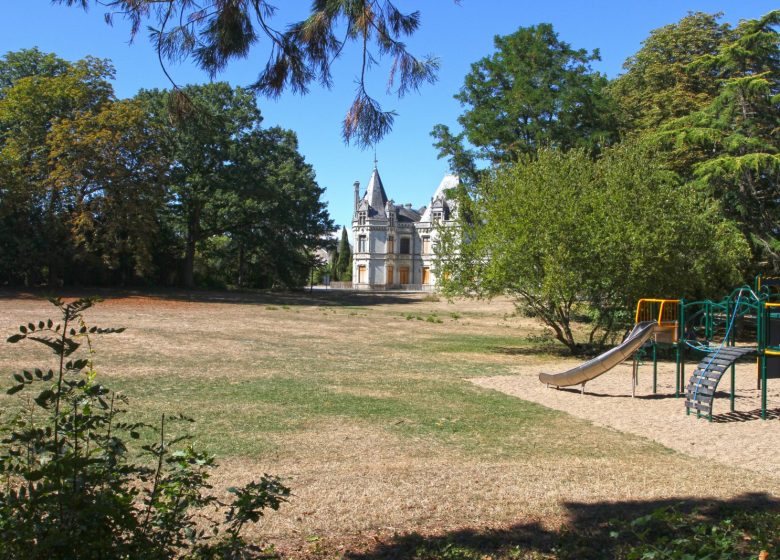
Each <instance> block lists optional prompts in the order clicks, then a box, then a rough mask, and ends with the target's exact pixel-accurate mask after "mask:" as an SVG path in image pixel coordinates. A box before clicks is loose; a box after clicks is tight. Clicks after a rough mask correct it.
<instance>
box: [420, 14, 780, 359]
mask: <svg viewBox="0 0 780 560" xmlns="http://www.w3.org/2000/svg"><path fill="white" fill-rule="evenodd" d="M779 25H780V11H773V12H770V13H769V14H767V15H765V16H763V17H761V18H758V19H755V20H743V21H740V22H739V23H738V24H737V25H735V26H731V25H729V24H727V23H722V22H721V21H720V14H706V13H699V12H697V13H690V14H688V15H687V16H686V17H684V18H682V19H681V20H680V21H679V22H677V23H674V24H671V25H667V26H665V27H662V28H660V29H656V30H654V31H652V32H651V33H650V35H649V37H647V39H646V40H645V41H644V42H643V46H642V48H641V49H640V50H639V51H638V52H637V53H636V54H635V55H633V56H631V57H630V58H629V59H628V60H627V61H626V63H625V64H624V68H623V69H624V72H623V73H622V74H621V75H620V76H618V77H617V78H615V79H613V80H609V79H607V78H606V77H605V76H604V75H602V74H601V73H599V72H597V71H594V70H593V68H592V63H593V62H595V61H597V60H599V54H598V51H594V52H587V51H586V50H584V49H575V48H574V47H572V46H571V45H569V44H568V43H566V42H565V41H563V40H562V39H560V38H559V36H558V34H557V33H556V32H555V31H554V29H553V27H552V26H551V25H549V24H540V25H535V26H531V27H523V28H520V29H519V30H518V31H517V32H515V33H513V34H512V35H509V36H506V37H496V39H495V53H494V54H492V55H491V56H488V57H485V58H483V59H481V60H479V61H477V62H476V63H474V64H473V65H472V67H471V71H470V72H469V74H468V75H467V76H466V78H465V80H464V84H463V87H462V88H461V90H460V91H459V92H458V93H457V94H456V96H455V97H456V99H458V100H459V101H460V102H461V104H462V106H463V108H464V110H463V112H462V114H461V115H460V117H459V118H458V124H459V125H460V131H459V132H457V133H456V132H453V131H452V130H451V129H450V127H449V126H447V125H444V124H441V125H437V126H436V127H435V128H434V130H433V132H432V135H433V136H434V138H435V145H436V146H437V147H438V149H439V151H440V156H441V157H446V158H448V159H449V161H450V166H451V168H452V169H453V171H455V172H457V173H458V174H459V175H460V176H461V189H460V192H459V193H457V196H458V197H459V198H460V205H461V206H460V207H461V212H460V226H461V227H460V231H459V233H458V234H457V235H453V232H452V231H450V232H442V233H443V236H444V239H443V243H442V244H440V245H439V249H440V256H441V258H440V259H439V268H440V269H441V270H440V271H439V275H438V276H439V277H441V278H445V279H446V281H445V283H444V284H445V290H446V291H448V292H450V293H460V294H464V293H465V294H480V295H487V296H491V295H496V294H505V293H509V294H510V295H512V296H513V297H514V298H515V299H516V301H517V305H518V307H519V308H520V309H521V310H522V311H524V312H526V313H528V314H531V315H534V316H537V317H539V318H541V319H542V321H544V322H545V323H546V324H547V325H548V326H549V327H550V328H551V329H552V331H553V332H554V333H555V336H556V338H557V339H558V340H560V341H561V342H563V343H564V344H566V345H567V346H569V347H570V348H571V349H572V350H577V349H578V348H579V345H580V344H581V343H582V342H583V338H582V336H579V335H576V334H575V333H573V332H572V323H573V321H574V320H575V319H584V320H585V321H586V322H587V323H589V324H590V331H589V335H588V336H587V339H586V340H587V342H590V343H595V344H604V343H606V342H607V341H608V340H610V339H611V338H612V337H614V336H615V335H616V334H618V333H619V332H621V331H622V329H624V328H625V327H626V326H627V325H628V324H630V322H631V320H632V316H631V310H632V308H633V306H634V305H635V303H636V301H637V299H638V298H640V297H669V298H679V297H683V296H684V297H695V298H698V297H705V296H710V295H717V294H721V295H722V291H723V290H725V289H728V287H729V286H732V285H734V284H737V283H740V282H741V281H746V282H749V281H750V280H751V279H752V277H753V276H754V275H755V274H757V273H764V274H777V273H780V134H778V131H780V36H779V34H778V26H779Z"/></svg>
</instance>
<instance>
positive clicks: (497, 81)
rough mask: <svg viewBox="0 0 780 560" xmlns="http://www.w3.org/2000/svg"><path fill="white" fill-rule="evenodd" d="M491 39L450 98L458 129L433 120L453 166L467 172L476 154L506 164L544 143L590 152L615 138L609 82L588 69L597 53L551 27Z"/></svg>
mask: <svg viewBox="0 0 780 560" xmlns="http://www.w3.org/2000/svg"><path fill="white" fill-rule="evenodd" d="M494 42H495V48H496V52H495V53H494V54H493V55H491V56H489V57H485V58H483V59H482V60H480V61H478V62H476V63H474V64H472V66H471V72H469V74H468V75H467V76H466V78H465V81H464V85H463V87H462V88H461V90H460V92H459V93H458V94H457V95H456V96H455V98H456V99H457V100H458V101H460V103H461V104H462V105H463V107H465V111H464V113H463V114H462V115H461V116H460V117H458V123H459V124H460V125H461V127H462V128H463V132H462V133H460V134H457V135H455V134H453V133H452V132H450V130H449V128H448V127H447V126H445V125H437V126H436V127H435V128H434V131H433V133H432V134H433V136H434V137H435V138H436V139H437V143H436V146H437V147H438V148H439V150H440V157H445V156H446V157H450V158H451V160H452V167H453V170H454V171H457V172H460V173H461V174H462V175H469V174H471V173H470V171H473V169H474V168H475V167H474V163H473V161H474V159H475V158H478V159H481V160H486V161H487V162H489V163H491V164H498V163H506V162H512V161H517V160H518V159H520V158H522V156H524V155H527V154H533V153H535V152H536V151H537V150H539V149H540V148H544V147H555V148H560V149H562V150H568V149H571V148H575V147H583V148H586V149H588V150H590V151H592V152H594V153H596V152H598V151H599V150H600V149H601V148H602V147H603V146H605V145H606V144H608V143H610V142H611V141H613V140H614V139H615V137H616V121H615V114H614V110H613V108H612V106H611V102H610V99H609V97H608V96H607V95H606V94H605V87H606V85H607V80H606V78H605V77H604V76H602V75H601V74H599V73H598V72H594V71H593V70H592V69H591V66H590V64H591V63H592V62H593V61H596V60H599V54H598V51H594V52H592V53H588V52H587V51H586V50H584V49H573V48H572V47H571V45H569V44H568V43H566V42H564V41H561V40H560V39H559V38H558V35H557V33H555V31H554V30H553V27H552V26H551V25H550V24H540V25H535V26H531V27H521V28H520V29H518V30H517V31H516V32H515V33H513V34H512V35H507V36H504V37H500V36H497V37H496V38H495V40H494ZM464 141H467V142H468V143H469V144H470V145H471V146H473V147H474V149H473V150H469V149H466V148H464V147H463V142H464ZM464 171H465V173H464Z"/></svg>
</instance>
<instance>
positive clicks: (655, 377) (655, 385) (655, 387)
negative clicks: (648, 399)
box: [653, 341, 658, 395]
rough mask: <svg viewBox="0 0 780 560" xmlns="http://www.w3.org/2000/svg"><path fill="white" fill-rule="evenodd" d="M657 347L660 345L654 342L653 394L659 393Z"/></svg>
mask: <svg viewBox="0 0 780 560" xmlns="http://www.w3.org/2000/svg"><path fill="white" fill-rule="evenodd" d="M656 346H658V344H657V343H656V342H655V341H653V394H654V395H655V394H656V393H657V392H658V360H656V351H655V349H656Z"/></svg>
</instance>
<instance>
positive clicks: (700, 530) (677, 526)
mask: <svg viewBox="0 0 780 560" xmlns="http://www.w3.org/2000/svg"><path fill="white" fill-rule="evenodd" d="M611 526H612V528H613V531H612V532H611V536H612V537H613V538H614V539H615V540H616V541H617V543H618V544H617V551H616V554H615V557H616V558H625V559H626V560H651V559H660V558H664V559H669V560H689V559H695V558H707V559H708V560H730V559H732V558H758V555H759V552H761V551H762V550H765V551H767V552H768V553H769V556H768V557H769V558H772V557H774V554H775V553H776V551H777V550H778V548H779V547H780V539H778V535H780V513H778V512H776V511H756V512H749V511H744V510H735V511H730V512H729V511H724V512H719V514H718V515H717V516H716V517H715V519H713V518H712V516H708V515H705V514H703V513H701V512H698V511H694V512H692V513H684V512H681V511H678V510H677V509H675V508H671V507H669V508H663V509H659V510H656V511H654V512H653V513H651V514H649V515H645V516H642V517H638V518H636V519H633V520H631V521H613V522H612V523H611Z"/></svg>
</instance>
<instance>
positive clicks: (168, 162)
mask: <svg viewBox="0 0 780 560" xmlns="http://www.w3.org/2000/svg"><path fill="white" fill-rule="evenodd" d="M112 77H113V68H112V67H111V65H110V63H108V62H107V61H105V60H99V59H93V58H89V59H85V60H81V61H77V62H73V63H71V62H66V61H63V60H62V59H59V58H57V57H56V56H54V55H50V54H44V53H41V52H39V51H37V50H34V49H33V50H29V51H20V52H18V53H9V54H8V55H6V56H5V57H4V58H2V59H0V83H4V84H7V85H6V86H4V87H2V88H0V282H3V283H5V282H11V283H24V284H27V285H38V284H42V283H46V284H48V285H49V286H58V285H60V284H62V283H80V284H121V285H124V284H129V283H136V284H137V283H155V284H157V283H160V284H174V283H181V284H184V285H185V286H187V287H194V286H196V285H218V286H225V285H236V286H256V287H267V286H273V285H284V286H296V285H301V284H303V283H304V282H305V281H306V278H307V277H308V271H309V266H310V262H309V258H308V255H309V254H310V253H311V252H312V251H314V250H315V249H317V248H318V247H319V246H320V245H322V244H323V242H322V241H321V240H322V239H323V238H324V237H325V236H326V234H327V233H328V232H330V231H331V230H332V229H334V228H333V224H332V222H331V220H330V218H329V216H328V214H327V211H326V210H325V206H324V204H323V202H322V201H321V196H322V193H323V189H322V188H321V187H319V185H317V183H316V180H315V176H314V171H313V169H312V168H311V166H310V165H308V164H307V163H306V162H305V160H304V158H303V156H301V155H300V153H299V152H298V143H297V139H296V137H295V134H294V133H292V132H291V131H288V130H284V129H282V128H278V127H274V128H270V129H265V128H263V127H262V126H261V122H262V116H261V115H260V111H259V110H258V108H257V106H256V103H255V96H254V94H252V93H251V92H249V91H247V90H245V89H242V88H232V87H231V86H229V85H228V84H225V83H212V84H208V85H204V86H187V87H185V88H183V91H184V93H185V94H186V96H187V98H188V99H189V100H190V102H191V103H192V105H193V111H192V117H191V118H188V119H172V118H171V116H170V113H169V111H168V106H169V104H170V102H171V98H172V97H173V96H174V95H175V94H173V93H172V92H170V91H142V92H140V93H139V94H138V95H137V96H136V97H135V98H134V99H129V100H117V99H116V98H115V96H114V93H113V89H112V86H111V83H110V81H109V80H110V79H111V78H112Z"/></svg>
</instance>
